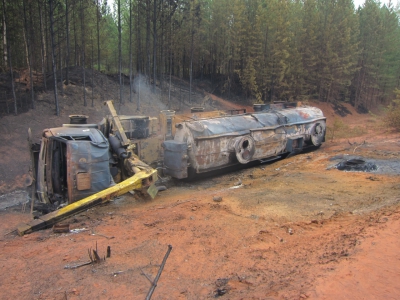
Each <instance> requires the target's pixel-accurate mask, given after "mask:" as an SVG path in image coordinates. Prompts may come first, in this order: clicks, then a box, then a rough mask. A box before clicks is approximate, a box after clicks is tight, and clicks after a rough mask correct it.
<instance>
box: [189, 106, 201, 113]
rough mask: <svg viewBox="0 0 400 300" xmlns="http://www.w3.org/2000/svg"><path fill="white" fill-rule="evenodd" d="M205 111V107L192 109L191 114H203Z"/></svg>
mask: <svg viewBox="0 0 400 300" xmlns="http://www.w3.org/2000/svg"><path fill="white" fill-rule="evenodd" d="M203 111H204V107H200V106H199V107H191V108H190V112H191V113H198V112H203Z"/></svg>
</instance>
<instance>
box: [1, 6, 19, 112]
mask: <svg viewBox="0 0 400 300" xmlns="http://www.w3.org/2000/svg"><path fill="white" fill-rule="evenodd" d="M3 17H4V28H7V13H6V2H5V0H3ZM5 37H6V49H7V50H6V51H7V54H8V55H7V56H8V57H7V60H8V62H9V67H10V76H11V90H12V94H13V99H14V115H17V114H18V108H17V97H16V96H15V87H14V71H13V67H12V59H11V51H10V43H9V41H8V30H7V29H5ZM6 101H7V99H6Z"/></svg>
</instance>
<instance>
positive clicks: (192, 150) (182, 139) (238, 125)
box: [163, 103, 326, 179]
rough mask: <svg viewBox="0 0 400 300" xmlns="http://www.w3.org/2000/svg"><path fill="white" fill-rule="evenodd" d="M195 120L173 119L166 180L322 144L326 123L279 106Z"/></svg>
mask: <svg viewBox="0 0 400 300" xmlns="http://www.w3.org/2000/svg"><path fill="white" fill-rule="evenodd" d="M198 117H199V118H198V119H197V120H193V118H187V119H184V120H182V121H180V118H181V119H182V117H179V116H176V118H175V119H174V120H175V122H174V127H175V132H174V136H173V139H171V140H166V141H165V142H164V143H163V148H164V161H163V165H164V171H165V173H166V174H167V175H170V176H172V177H175V178H179V179H182V178H186V177H188V176H190V175H192V176H193V174H198V173H203V172H208V171H211V170H215V169H220V168H224V167H228V166H232V165H235V164H247V163H249V162H251V161H257V160H260V161H263V160H266V159H269V158H272V157H276V156H279V155H283V154H290V153H298V152H300V151H302V150H303V148H305V147H307V146H310V145H313V146H317V147H318V146H320V145H321V144H322V143H323V142H324V141H325V132H326V118H325V117H324V116H323V113H322V111H321V110H320V109H318V108H315V107H306V106H301V105H298V104H293V103H282V104H271V105H269V106H266V107H264V110H261V111H258V112H254V113H245V114H238V115H220V116H215V117H206V118H201V116H198Z"/></svg>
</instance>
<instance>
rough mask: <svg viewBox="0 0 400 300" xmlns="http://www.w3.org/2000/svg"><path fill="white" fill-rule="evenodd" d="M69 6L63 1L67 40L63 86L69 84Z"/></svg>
mask: <svg viewBox="0 0 400 300" xmlns="http://www.w3.org/2000/svg"><path fill="white" fill-rule="evenodd" d="M68 14H69V4H68V0H65V35H66V39H67V49H66V50H67V51H66V53H65V67H66V70H65V84H66V85H68V84H69V71H68V67H69V57H70V53H69V51H70V50H69V15H68Z"/></svg>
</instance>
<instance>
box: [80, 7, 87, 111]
mask: <svg viewBox="0 0 400 300" xmlns="http://www.w3.org/2000/svg"><path fill="white" fill-rule="evenodd" d="M81 37H82V70H83V74H82V76H83V106H87V99H86V69H85V7H84V6H83V0H81Z"/></svg>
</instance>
